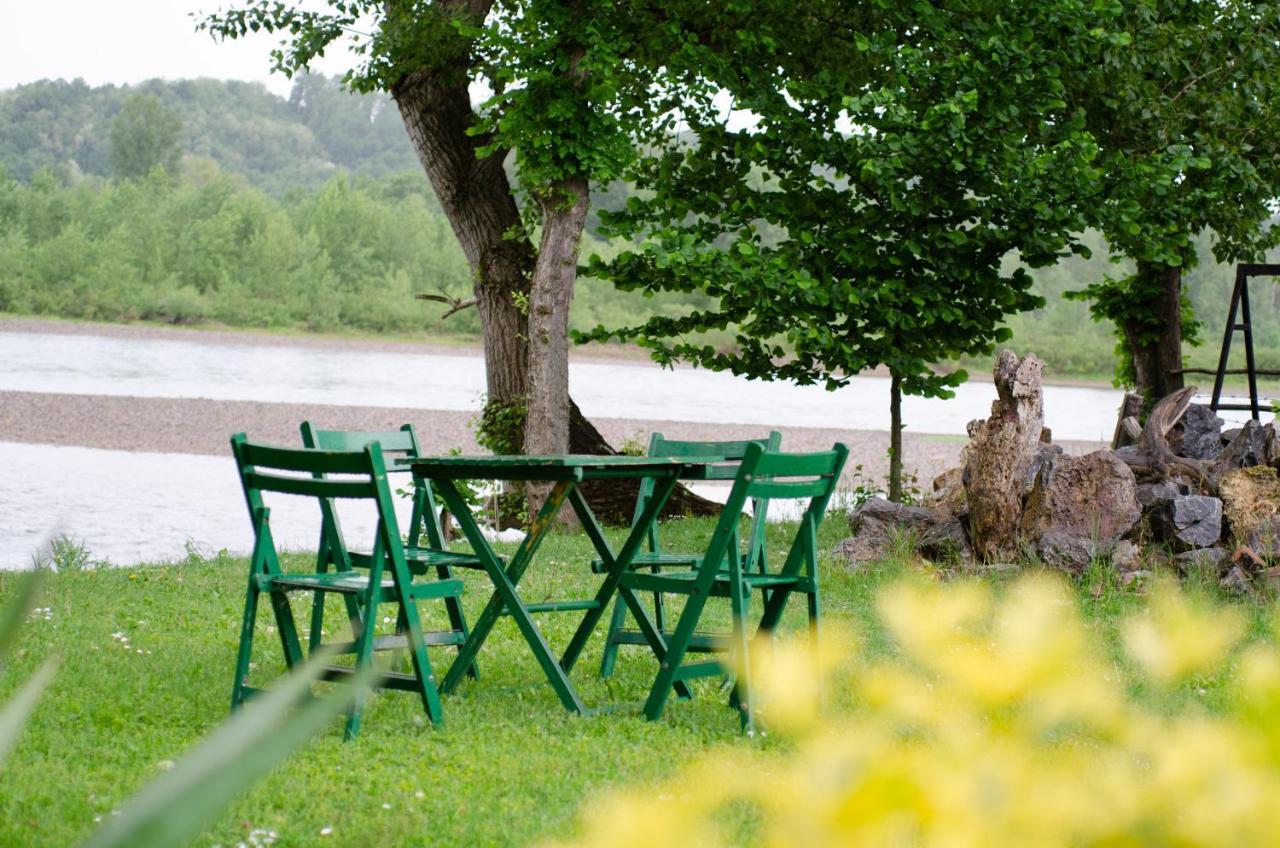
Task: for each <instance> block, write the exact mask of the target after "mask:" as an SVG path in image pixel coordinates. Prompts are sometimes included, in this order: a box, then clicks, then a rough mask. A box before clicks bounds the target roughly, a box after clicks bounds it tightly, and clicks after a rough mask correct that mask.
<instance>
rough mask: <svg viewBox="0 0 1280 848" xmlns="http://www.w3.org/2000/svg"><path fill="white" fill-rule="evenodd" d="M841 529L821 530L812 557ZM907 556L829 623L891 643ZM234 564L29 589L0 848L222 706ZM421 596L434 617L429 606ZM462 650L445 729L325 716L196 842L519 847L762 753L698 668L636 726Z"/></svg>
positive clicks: (122, 779) (559, 577)
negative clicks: (354, 733) (24, 684)
mask: <svg viewBox="0 0 1280 848" xmlns="http://www.w3.org/2000/svg"><path fill="white" fill-rule="evenodd" d="M673 524H674V526H673V528H672V532H671V533H669V534H668V540H669V544H671V545H672V546H674V547H684V546H687V545H691V544H693V541H692V540H693V539H695V538H698V539H700V538H703V537H704V536H705V534H706V533H708V532H709V531H710V527H711V525H710V523H709V522H707V521H698V520H690V521H685V522H676V523H673ZM842 525H843V522H841V521H839V520H838V519H834V518H833V520H831V521H829V522H827V524H826V526H825V527H824V529H823V536H824V538H823V540H822V543H821V544H822V547H823V549H829V548H830V546H831V544H833V543H834V541H835V540H836V539H837V538H838V537H839V536H840V535H841V534H842V532H843V527H842ZM771 533H774V534H775V535H776V538H771V540H770V543H771V546H773V545H777V546H781V545H782V544H783V543H784V540H785V538H784V537H785V534H786V533H787V528H785V527H772V528H771ZM682 540H683V541H685V543H686V544H685V545H681V544H680V543H681V541H682ZM771 553H774V552H773V551H771ZM778 553H780V551H778ZM589 559H590V550H589V546H588V545H587V543H586V542H585V541H584V540H583V539H582V538H581V537H577V536H574V535H570V534H561V535H553V536H552V537H550V538H549V539H548V540H547V542H546V543H545V544H544V546H543V548H542V551H541V553H540V558H539V560H538V561H536V563H535V566H534V568H533V569H532V570H531V572H530V575H529V577H528V578H527V579H526V581H525V582H524V583H523V584H522V594H523V595H524V597H525V598H526V599H528V600H531V601H532V600H541V599H543V598H566V597H583V596H586V595H587V594H588V593H589V592H590V591H592V587H593V586H594V585H595V584H596V579H597V578H595V577H594V576H593V575H591V574H590V573H589V571H588V569H587V567H586V563H587V561H588V560H589ZM908 563H909V558H907V557H901V558H899V560H897V561H889V562H886V563H882V564H879V565H877V566H874V567H869V568H863V569H861V570H860V571H859V572H857V573H855V574H849V573H846V572H843V571H840V570H838V569H836V568H833V567H829V568H827V569H826V573H825V578H824V591H825V596H824V602H825V610H826V615H827V617H828V620H830V621H831V622H838V621H846V622H850V623H853V624H854V625H855V626H856V627H858V629H860V630H861V631H862V632H863V633H864V634H866V638H865V640H864V645H865V649H866V650H867V651H868V652H869V653H873V654H874V653H880V652H884V651H891V650H893V647H892V646H891V645H890V644H888V642H887V640H886V639H885V638H884V636H883V634H882V633H881V632H880V631H879V630H878V628H877V627H876V625H875V619H874V610H873V598H874V595H875V592H876V590H877V588H878V587H879V586H881V585H883V584H884V583H886V582H888V581H890V580H893V579H897V578H898V577H899V576H900V575H901V573H902V572H903V571H908V570H909V571H921V570H923V571H924V572H925V573H929V574H934V573H936V572H934V571H933V569H931V568H929V567H923V568H922V567H918V566H917V567H913V566H911V565H910V564H908ZM245 569H246V563H245V561H244V560H243V559H240V558H233V557H222V558H218V559H213V560H208V561H199V560H193V561H189V562H184V563H180V564H171V565H157V566H136V567H130V568H118V569H102V570H94V571H81V572H63V573H59V574H56V575H52V576H51V577H50V578H49V579H48V580H47V581H46V583H45V585H44V589H43V594H42V597H41V599H40V600H39V602H38V604H39V606H40V607H41V608H42V609H41V610H40V611H37V612H36V613H34V614H33V615H32V617H31V621H30V623H29V624H28V625H27V628H26V631H25V633H24V634H23V636H22V637H21V642H20V646H19V653H18V656H17V659H16V661H15V662H14V663H13V665H12V666H11V667H10V668H8V669H7V670H6V671H5V672H4V673H3V674H0V702H3V700H4V698H5V697H6V696H7V695H8V694H9V693H11V692H12V691H13V690H14V689H15V688H16V687H17V685H18V684H19V683H20V682H21V681H22V680H25V679H26V678H27V677H28V676H29V675H30V674H31V673H32V672H33V671H34V670H35V668H36V667H37V666H38V664H39V663H40V662H41V661H43V659H44V658H46V657H48V656H50V655H56V656H58V657H60V659H61V665H60V668H59V671H58V674H57V678H56V680H55V683H54V684H53V685H52V686H51V688H50V689H49V690H48V691H47V692H46V694H45V696H44V698H43V701H42V702H41V704H40V706H39V707H38V708H37V711H36V714H35V716H34V718H33V720H32V721H31V723H30V725H29V726H28V728H27V730H26V732H25V734H24V736H23V738H22V740H21V741H20V743H19V745H18V747H17V748H16V749H15V750H14V752H13V754H12V756H11V757H10V759H9V761H8V763H7V765H6V766H5V767H4V768H3V770H0V845H24V846H25V845H67V844H72V843H75V842H77V841H78V840H80V839H83V838H84V837H85V836H87V835H88V834H89V833H90V832H91V831H92V830H93V828H94V826H95V821H96V820H98V819H99V818H101V819H104V820H105V818H106V817H108V816H110V815H111V811H112V810H113V809H114V808H116V807H117V806H119V805H120V804H121V803H122V802H123V800H124V799H125V798H127V797H128V796H129V795H131V794H132V793H133V792H135V791H136V790H137V789H138V788H139V787H140V786H142V785H143V784H144V783H146V782H148V781H150V780H152V779H153V778H155V777H157V776H158V775H159V774H161V773H162V772H163V770H164V769H165V768H166V767H167V766H168V765H169V764H170V763H171V762H172V761H174V760H176V759H178V758H180V757H181V756H182V754H183V752H184V751H186V750H187V749H189V748H191V747H192V746H193V745H195V744H196V743H197V742H198V741H199V740H200V739H201V738H202V737H203V736H204V735H206V734H207V733H208V732H209V731H210V730H211V729H212V728H213V727H214V726H216V725H217V724H218V723H219V722H221V721H223V720H224V719H225V718H226V716H227V707H228V699H229V695H230V689H231V673H232V663H233V660H234V656H235V650H236V640H237V631H238V627H239V621H240V615H241V604H242V599H243V594H244V579H245ZM16 579H17V578H16V577H15V576H14V575H12V574H3V573H0V603H3V602H4V601H5V600H6V599H7V598H8V597H9V596H11V595H12V594H13V591H14V587H15V585H16ZM465 579H466V580H467V583H468V594H467V596H466V598H465V600H466V603H467V608H468V611H469V613H470V614H471V615H472V617H474V615H475V613H476V612H478V610H479V607H480V606H481V605H482V604H483V602H484V601H485V600H486V599H487V597H488V591H487V589H486V587H487V581H486V580H485V579H484V578H483V576H482V575H475V574H469V575H466V577H465ZM1001 579H1004V578H1001ZM1077 594H1078V596H1079V598H1080V602H1081V605H1082V607H1083V608H1084V609H1085V611H1086V615H1087V618H1088V620H1089V622H1090V623H1091V626H1093V627H1095V628H1096V629H1098V630H1099V631H1100V632H1101V634H1102V635H1103V637H1104V641H1105V642H1106V643H1107V644H1109V645H1111V646H1113V649H1114V645H1115V644H1116V630H1117V627H1116V625H1117V622H1118V621H1119V620H1120V619H1121V618H1122V617H1123V616H1124V615H1126V614H1127V613H1128V612H1130V611H1132V610H1134V609H1136V608H1137V607H1138V606H1139V605H1140V604H1141V602H1142V601H1141V597H1140V595H1139V594H1137V593H1136V592H1134V591H1132V590H1124V589H1120V588H1118V587H1117V586H1116V585H1114V583H1112V582H1110V581H1107V580H1106V579H1104V578H1102V577H1098V576H1092V577H1087V578H1086V579H1084V580H1083V581H1080V582H1079V583H1078V585H1077ZM306 604H309V599H308V598H304V597H302V596H298V597H297V600H296V608H297V609H298V610H302V609H304V608H305V606H306ZM340 607H341V604H340V603H337V602H332V603H331V606H330V607H329V609H330V611H331V614H330V616H329V618H328V619H327V621H326V630H327V631H328V632H329V633H330V634H331V635H336V634H338V633H341V632H342V631H343V630H344V629H345V623H344V622H342V621H341V616H340V614H339V609H340ZM1250 608H1251V610H1252V619H1253V621H1254V628H1253V629H1254V633H1255V635H1259V634H1262V633H1263V632H1264V631H1267V626H1266V623H1267V621H1268V617H1269V608H1268V607H1267V606H1266V605H1262V604H1257V605H1251V606H1250ZM423 609H424V611H428V610H429V611H430V612H431V613H432V614H433V615H437V616H438V617H437V619H436V621H437V622H441V621H443V616H442V615H439V612H440V611H438V610H435V609H431V608H430V607H429V606H428V605H425V604H424V606H423ZM46 610H47V611H46ZM802 610H803V604H802V603H800V604H793V610H792V611H791V612H789V613H788V617H787V618H786V620H785V622H784V623H785V626H786V628H787V629H796V628H799V627H801V626H802V625H803V614H802ZM577 621H578V616H577V615H573V614H561V615H551V616H542V617H541V624H542V625H543V627H544V632H545V633H546V634H547V637H548V639H549V640H550V641H551V643H552V645H553V646H556V647H562V646H563V645H564V644H565V643H566V642H567V640H568V638H569V635H570V634H571V633H572V630H573V628H574V626H575V625H576V623H577ZM269 624H270V615H269V613H268V614H266V615H262V616H260V618H259V631H258V639H257V642H256V651H255V653H256V656H255V663H256V665H257V668H256V670H255V671H254V672H253V675H256V680H257V681H258V682H263V681H266V680H269V679H270V678H271V677H272V676H274V675H275V674H277V673H278V672H279V670H280V667H281V665H282V663H281V661H280V658H279V643H278V641H277V640H276V638H275V636H274V635H273V634H272V633H270V632H268V631H267V627H268V626H269ZM1267 632H1269V631H1267ZM602 633H603V627H602V628H601V631H600V633H599V634H598V635H597V638H596V639H595V640H594V641H593V643H592V645H591V646H590V647H589V649H588V651H587V653H586V654H585V655H584V658H583V660H582V661H581V663H580V665H579V666H578V668H577V669H576V670H575V672H574V680H575V683H576V684H577V685H578V687H579V690H580V692H581V693H582V695H583V697H584V698H585V699H586V700H587V702H588V703H590V704H624V705H631V704H634V705H636V706H638V704H639V702H640V701H641V700H642V699H643V697H644V696H645V694H646V693H647V689H648V685H649V683H650V682H651V679H652V674H653V673H654V670H655V669H654V664H653V662H652V660H651V659H650V658H649V657H648V656H647V655H646V653H645V652H644V651H643V650H642V649H640V648H624V649H623V654H622V657H621V659H620V661H619V666H618V672H617V674H616V675H615V676H614V677H613V678H612V679H610V680H608V681H603V680H601V679H600V678H599V677H598V676H597V673H596V669H597V665H598V663H599V657H600V641H601V640H600V635H602ZM432 658H433V661H434V662H435V664H436V670H437V672H442V671H443V669H444V668H445V666H446V664H447V662H448V659H449V653H448V651H447V650H445V649H433V655H432ZM1121 661H1122V660H1120V659H1117V662H1121ZM480 663H481V679H480V680H479V681H468V682H466V683H464V684H463V686H462V687H461V688H460V690H459V691H458V692H457V693H455V694H454V695H452V696H448V697H446V698H445V701H444V704H445V711H446V724H445V726H444V727H442V728H435V727H431V726H429V725H426V724H425V723H424V719H423V716H422V713H421V707H420V704H419V702H418V701H417V699H416V698H414V697H413V696H411V695H408V694H405V693H397V692H388V693H383V694H380V695H378V696H375V697H374V698H373V699H372V702H371V704H370V706H369V708H368V709H367V711H366V713H365V719H364V722H363V729H362V731H361V735H360V737H359V738H358V739H357V740H356V741H354V742H351V743H346V744H344V743H343V742H342V733H341V724H340V722H337V721H335V722H334V723H333V725H332V726H331V727H329V728H328V729H327V730H326V731H324V732H322V733H321V734H320V735H319V736H318V737H317V738H316V739H314V740H313V741H312V742H311V743H310V744H309V745H307V746H306V747H304V748H303V749H302V750H301V751H299V752H298V753H297V754H295V755H294V756H293V757H292V758H290V759H289V760H287V761H286V762H285V763H284V764H283V765H282V766H281V767H279V768H278V769H277V770H275V771H274V772H273V773H271V774H270V775H269V776H268V777H267V778H266V779H264V780H262V781H261V782H260V783H258V784H257V785H256V786H254V787H253V788H252V789H251V790H250V791H249V792H248V793H246V794H245V795H243V796H242V797H240V798H239V800H237V801H236V802H235V803H234V804H233V805H232V806H231V808H230V809H229V810H228V811H227V812H226V813H225V814H224V815H223V816H222V817H221V819H220V820H219V821H218V822H217V823H216V824H215V825H214V826H213V827H212V828H211V829H210V830H209V831H208V832H207V833H206V834H205V835H204V836H203V837H202V838H201V839H200V840H198V842H197V844H201V845H214V844H221V845H236V844H238V843H239V842H241V841H246V840H249V835H250V833H251V832H252V831H254V830H268V831H273V832H275V834H276V835H277V836H276V840H275V842H274V844H276V845H279V846H294V845H380V846H383V845H386V846H390V845H414V846H418V845H464V844H465V845H486V846H487V845H525V844H529V843H533V842H537V841H538V840H540V839H544V838H550V837H557V836H566V835H569V834H572V833H573V832H574V830H575V828H576V826H577V822H578V817H579V814H580V811H581V810H582V809H583V808H584V805H585V806H586V808H588V809H589V807H590V805H591V803H592V799H593V797H595V796H597V795H598V794H599V793H602V792H606V791H608V790H609V789H610V788H613V787H620V786H630V785H634V784H637V783H644V782H648V781H654V780H657V779H659V778H662V777H665V776H667V775H669V774H670V773H671V772H672V771H673V770H675V769H676V768H677V767H679V766H680V765H681V764H683V763H685V762H687V761H688V760H689V759H690V758H691V757H694V756H696V755H698V754H699V753H701V752H704V751H707V750H708V749H711V748H715V747H718V746H730V747H732V746H752V745H765V746H769V745H777V744H782V743H780V742H778V741H776V740H774V739H772V738H767V737H766V738H764V739H755V740H751V739H746V738H744V737H742V736H741V735H740V734H739V732H738V721H737V717H736V714H735V713H734V712H733V711H732V710H730V709H729V708H728V707H727V706H726V705H725V699H724V697H723V696H722V694H721V693H720V692H719V691H718V689H717V686H716V684H715V683H714V682H712V681H704V682H702V684H701V686H700V687H697V688H696V692H697V695H698V697H697V698H696V699H695V700H693V701H690V702H676V701H673V702H671V703H670V705H669V706H668V709H667V712H666V713H665V715H664V716H663V718H662V719H661V720H660V721H656V722H648V721H645V720H644V719H643V718H641V717H640V716H639V715H638V714H637V712H636V710H635V709H632V708H630V707H627V708H624V709H621V710H619V711H618V712H615V713H612V714H605V715H599V716H594V717H590V718H581V717H577V716H572V715H569V714H568V713H566V712H565V711H564V709H563V708H562V707H561V706H560V704H559V701H558V700H557V699H556V697H555V695H554V693H553V692H552V690H551V688H550V687H549V686H548V685H547V684H546V681H545V678H543V677H542V674H541V672H540V671H539V669H538V668H537V666H536V664H535V663H534V661H533V659H532V657H531V655H530V654H529V653H528V650H527V648H526V646H525V643H524V642H523V640H522V639H521V638H520V635H519V633H518V632H517V630H516V628H515V626H514V624H513V623H512V622H511V621H510V619H503V620H502V621H501V622H500V623H499V625H498V627H497V629H496V630H495V632H494V634H493V637H492V638H491V639H490V640H489V642H488V643H487V644H486V646H485V648H484V650H483V651H482V652H481V655H480ZM1224 676H1226V677H1229V671H1227V672H1224ZM1223 682H1224V681H1220V680H1209V681H1204V680H1202V681H1197V682H1196V684H1195V685H1193V686H1188V687H1184V688H1183V689H1180V690H1178V691H1177V692H1174V693H1173V694H1172V695H1162V696H1161V697H1167V698H1174V699H1195V700H1198V701H1201V702H1203V703H1206V704H1207V705H1208V706H1209V708H1210V709H1212V708H1213V705H1214V701H1215V698H1217V697H1219V691H1220V690H1221V689H1222V685H1221V684H1222V683H1223ZM831 700H832V701H833V702H834V707H835V708H837V709H838V708H842V707H843V708H851V707H852V705H850V704H848V703H847V700H848V699H847V698H846V697H843V696H842V693H841V692H840V691H839V688H838V687H837V691H835V692H833V693H832V698H831ZM250 844H252V843H250Z"/></svg>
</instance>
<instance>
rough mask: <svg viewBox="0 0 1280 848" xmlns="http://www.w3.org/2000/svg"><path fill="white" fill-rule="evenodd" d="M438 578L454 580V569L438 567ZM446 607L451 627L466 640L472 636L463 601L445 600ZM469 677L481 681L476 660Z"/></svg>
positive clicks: (473, 662)
mask: <svg viewBox="0 0 1280 848" xmlns="http://www.w3.org/2000/svg"><path fill="white" fill-rule="evenodd" d="M436 577H438V578H440V579H441V580H452V579H453V569H452V568H450V567H449V566H447V565H437V566H436ZM444 606H445V609H446V610H448V612H449V626H450V627H451V628H453V629H454V630H456V631H458V632H460V633H461V634H462V638H463V639H464V640H465V639H466V638H467V637H468V636H469V635H470V631H469V630H467V618H466V616H465V615H463V613H462V599H461V598H458V597H452V598H445V599H444ZM458 650H459V651H461V650H462V646H461V645H459V646H458ZM467 676H468V677H470V678H471V679H472V680H479V679H480V665H479V663H477V662H476V661H475V660H472V661H471V665H469V666H467Z"/></svg>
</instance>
